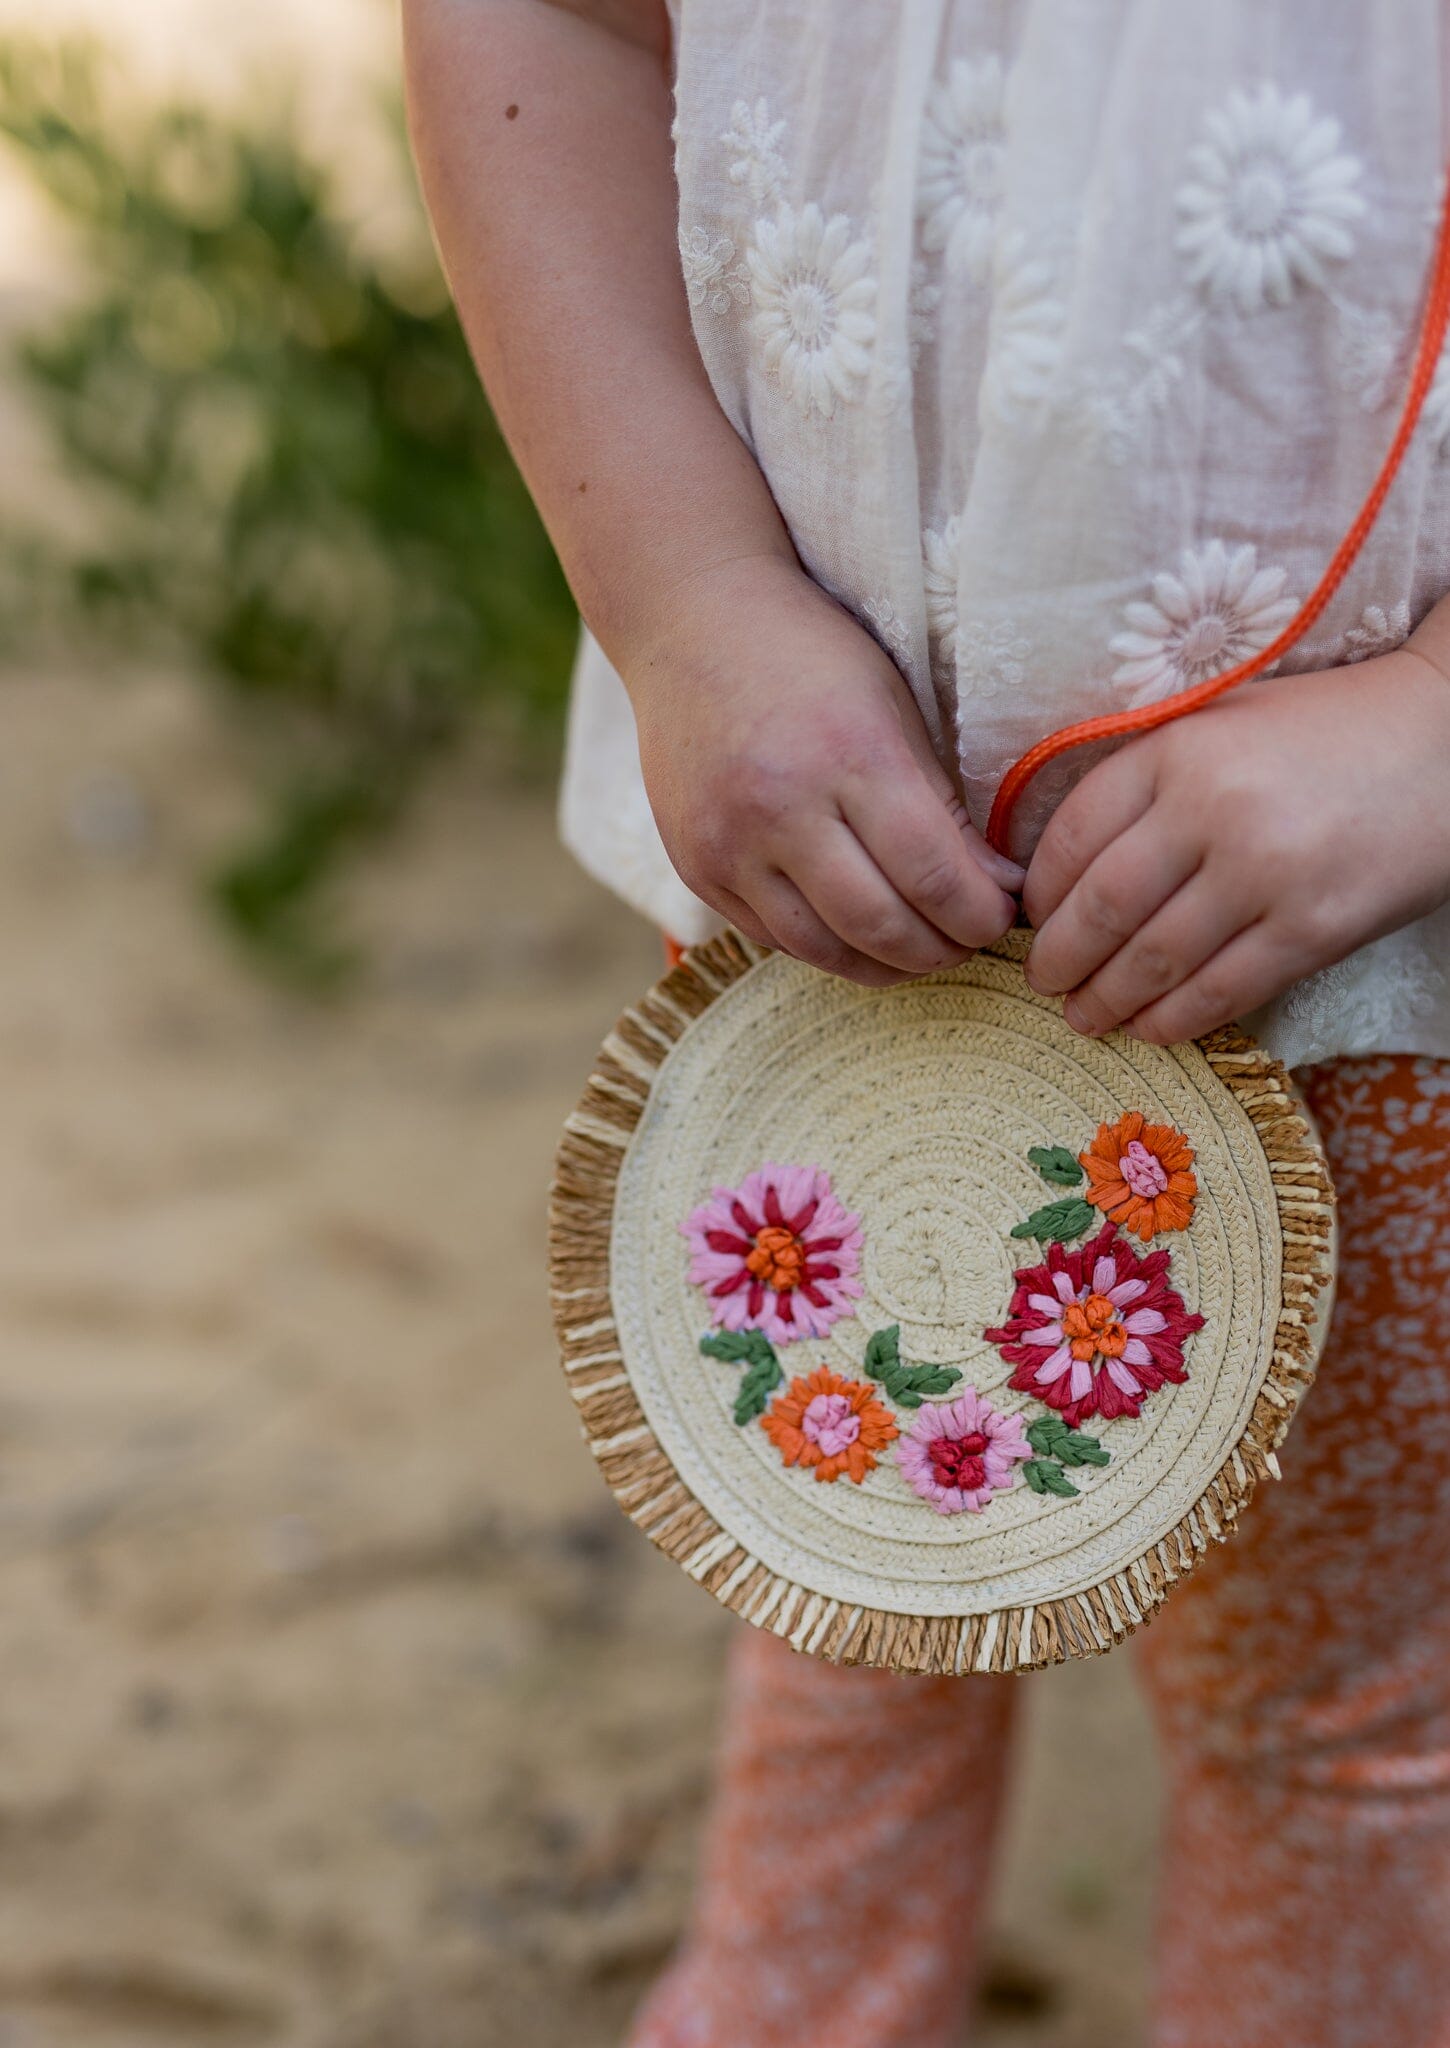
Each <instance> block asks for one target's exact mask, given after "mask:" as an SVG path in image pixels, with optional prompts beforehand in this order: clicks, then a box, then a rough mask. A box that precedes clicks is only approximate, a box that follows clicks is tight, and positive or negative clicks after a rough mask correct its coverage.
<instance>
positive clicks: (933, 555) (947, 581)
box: [921, 514, 962, 669]
mask: <svg viewBox="0 0 1450 2048" xmlns="http://www.w3.org/2000/svg"><path fill="white" fill-rule="evenodd" d="M961 544H962V522H961V519H960V518H959V517H958V516H956V515H955V514H953V516H952V517H951V518H950V519H949V520H948V521H947V523H946V525H945V526H941V527H937V526H929V527H928V528H927V529H926V531H925V533H923V535H922V536H921V575H922V584H923V587H924V588H925V591H926V626H927V632H928V633H929V634H930V636H931V644H932V647H933V649H934V650H935V652H936V653H937V655H938V656H939V657H940V659H941V661H942V662H943V663H944V664H945V666H946V667H947V668H949V669H954V668H955V667H956V662H957V556H958V554H959V552H960V549H961Z"/></svg>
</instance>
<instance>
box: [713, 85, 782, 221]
mask: <svg viewBox="0 0 1450 2048" xmlns="http://www.w3.org/2000/svg"><path fill="white" fill-rule="evenodd" d="M720 140H721V141H722V142H723V143H724V145H725V147H726V148H727V149H729V150H733V152H734V155H733V156H732V158H731V161H730V182H731V184H732V185H743V186H744V187H745V189H746V191H747V192H748V193H749V194H750V200H751V204H752V205H753V206H771V205H774V203H775V202H776V200H778V199H779V198H780V195H781V187H782V186H783V185H784V183H785V158H784V156H783V155H782V154H781V147H780V145H781V143H782V142H783V141H784V140H785V123H784V121H774V120H772V119H771V114H770V102H769V101H768V100H763V99H758V100H756V102H755V103H754V105H753V106H752V105H751V103H750V101H749V100H737V101H736V102H735V104H734V106H733V107H732V108H731V109H730V126H729V127H728V128H727V129H726V130H725V133H724V134H723V135H722V136H721V137H720Z"/></svg>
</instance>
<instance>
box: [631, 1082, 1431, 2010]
mask: <svg viewBox="0 0 1450 2048" xmlns="http://www.w3.org/2000/svg"><path fill="white" fill-rule="evenodd" d="M1302 1078H1303V1079H1304V1081H1305V1084H1306V1090H1307V1093H1308V1095H1309V1099H1310V1101H1311V1102H1312V1104H1313V1107H1314V1110H1315V1113H1316V1115H1317V1116H1318V1118H1319V1120H1320V1123H1321V1126H1322V1128H1323V1131H1324V1136H1325V1140H1326V1143H1327V1146H1328V1149H1329V1152H1330V1156H1331V1159H1332V1162H1333V1165H1334V1171H1335V1177H1336V1180H1337V1182H1338V1187H1339V1195H1340V1228H1341V1255H1340V1292H1339V1302H1338V1307H1337V1310H1336V1314H1335V1321H1334V1328H1333V1334H1332V1338H1331V1342H1330V1346H1329V1349H1328V1352H1327V1354H1326V1356H1325V1359H1324V1362H1323V1365H1322V1367H1321V1371H1320V1378H1319V1381H1318V1383H1317V1384H1316V1386H1315V1388H1314V1390H1313V1392H1312V1393H1311V1394H1310V1396H1309V1398H1308V1400H1307V1402H1306V1404H1305V1406H1304V1409H1303V1411H1302V1413H1301V1415H1300V1418H1299V1420H1298V1422H1297V1424H1296V1426H1295V1429H1294V1431H1293V1433H1292V1435H1291V1436H1290V1438H1289V1440H1288V1443H1287V1444H1286V1445H1285V1447H1284V1451H1283V1453H1282V1454H1281V1455H1282V1463H1283V1467H1284V1484H1283V1485H1282V1486H1271V1487H1268V1488H1266V1489H1265V1490H1264V1491H1262V1492H1261V1493H1260V1495H1259V1498H1258V1499H1257V1500H1256V1502H1255V1503H1254V1506H1253V1509H1252V1511H1251V1512H1250V1514H1249V1515H1248V1516H1247V1517H1246V1519H1245V1523H1244V1527H1243V1530H1242V1532H1241V1533H1240V1534H1239V1535H1238V1536H1236V1537H1235V1538H1234V1540H1233V1541H1232V1542H1231V1543H1230V1544H1228V1545H1227V1546H1226V1547H1225V1548H1224V1549H1223V1550H1222V1551H1219V1552H1217V1553H1215V1554H1214V1555H1213V1556H1212V1557H1211V1558H1209V1559H1208V1560H1207V1561H1206V1562H1205V1564H1204V1566H1203V1568H1202V1569H1201V1570H1200V1571H1199V1572H1198V1574H1197V1575H1196V1576H1195V1577H1194V1578H1193V1579H1192V1580H1190V1581H1189V1582H1188V1583H1187V1584H1186V1585H1185V1586H1184V1587H1182V1588H1181V1589H1180V1591H1179V1592H1178V1593H1177V1594H1176V1595H1175V1596H1174V1597H1173V1599H1172V1600H1171V1601H1170V1602H1169V1604H1168V1606H1167V1608H1166V1609H1165V1610H1164V1612H1163V1614H1162V1616H1161V1617H1160V1619H1159V1620H1158V1621H1156V1622H1155V1623H1154V1624H1153V1626H1152V1627H1151V1628H1150V1629H1149V1630H1148V1631H1147V1632H1146V1633H1144V1634H1143V1635H1141V1636H1140V1637H1138V1638H1137V1639H1136V1642H1135V1644H1134V1646H1133V1649H1132V1650H1131V1651H1129V1652H1125V1653H1124V1654H1132V1655H1135V1656H1136V1659H1137V1669H1138V1672H1139V1675H1140V1677H1141V1678H1142V1681H1143V1683H1144V1684H1145V1685H1146V1687H1147V1689H1148V1693H1149V1696H1150V1699H1151V1702H1152V1706H1153V1710H1154V1714H1155V1718H1156V1721H1157V1725H1158V1728H1159V1731H1160V1734H1161V1738H1162V1742H1163V1745H1164V1749H1165V1752H1166V1765H1167V1771H1166V1778H1167V1790H1168V1821H1167V1830H1166V1842H1165V1845H1164V1866H1163V1869H1162V1874H1161V1881H1160V1886H1159V1897H1160V1900H1161V1902H1162V1907H1161V1925H1160V1930H1159V1948H1158V1961H1157V2018H1156V2023H1155V2028H1154V2031H1153V2035H1152V2039H1153V2042H1154V2044H1155V2048H1390V2044H1394V2048H1450V1372H1447V1370H1446V1355H1445V1353H1446V1336H1447V1335H1450V1063H1441V1062H1437V1061H1434V1060H1420V1059H1410V1058H1398V1057H1397V1058H1381V1059H1358V1060H1341V1061H1336V1062H1334V1063H1333V1064H1332V1065H1329V1066H1324V1067H1320V1068H1316V1069H1313V1070H1312V1071H1310V1072H1309V1073H1308V1074H1307V1075H1305V1076H1304V1077H1302ZM1030 1682H1031V1680H1030V1678H1028V1677H985V1676H984V1677H975V1676H974V1677H968V1678H962V1679H909V1678H898V1677H895V1676H893V1675H891V1674H888V1673H883V1672H868V1671H852V1670H844V1671H843V1670H838V1669H835V1668H833V1667H831V1666H829V1665H824V1664H820V1663H817V1662H814V1661H813V1660H811V1659H808V1658H805V1657H800V1656H797V1655H795V1654H794V1653H793V1652H792V1651H790V1650H789V1649H787V1648H786V1647H785V1646H784V1645H783V1644H782V1643H780V1642H778V1641H777V1640H776V1639H775V1638H774V1637H770V1636H762V1635H758V1634H756V1633H755V1632H754V1631H745V1630H741V1631H739V1632H738V1633H737V1635H736V1638H735V1642H734V1647H733V1653H732V1657H731V1663H730V1673H729V1682H728V1683H729V1690H728V1711H727V1715H726V1720H725V1737H724V1747H723V1751H722V1755H721V1759H720V1769H719V1784H718V1790H717V1794H716V1800H715V1806H714V1811H713V1814H712V1816H711V1819H710V1823H709V1826H708V1830H707V1839H706V1846H705V1860H704V1869H703V1873H702V1878H701V1883H700V1888H699V1895H698V1899H697V1904H696V1910H695V1915H694V1921H693V1926H692V1929H691V1932H690V1934H689V1937H688V1939H687V1941H686V1943H685V1945H684V1948H683V1950H682V1952H681V1954H680V1956H679V1957H678V1959H677V1961H676V1962H675V1963H674V1965H673V1967H672V1968H671V1969H670V1970H669V1972H668V1973H667V1974H666V1976H665V1977H664V1979H663V1980H662V1982H661V1983H660V1984H659V1985H658V1986H657V1988H656V1990H655V1993H654V1995H653V1996H652V1997H651V1999H650V2000H649V2001H648V2003H647V2005H646V2007H645V2010H644V2012H643V2013H642V2014H641V2016H640V2018H639V2020H638V2022H637V2024H636V2030H635V2032H634V2034H633V2035H632V2037H631V2041H632V2048H787V2044H789V2048H958V2044H960V2043H961V2042H963V2041H964V2040H965V2039H966V2035H965V2032H964V2028H965V2024H966V2020H965V2014H966V2010H967V2008H968V2006H969V2003H970V1998H971V1991H972V1980H973V1970H974V1962H975V1956H974V1936H975V1933H976V1931H977V1930H978V1929H979V1928H980V1926H981V1924H982V1920H983V1906H984V1899H985V1894H986V1890H987V1886H988V1883H989V1880H990V1874H991V1863H992V1850H993V1840H994V1835H995V1832H996V1827H997V1820H998V1814H999V1809H1000V1804H1001V1796H1002V1790H1003V1782H1004V1778H1005V1775H1006V1765H1007V1761H1008V1748H1009V1743H1010V1736H1011V1728H1012V1720H1013V1715H1014V1712H1015V1710H1016V1709H1017V1708H1018V1706H1019V1705H1020V1703H1021V1700H1022V1695H1023V1688H1024V1687H1025V1686H1026V1685H1028V1684H1030ZM866 1758H869V1759H870V1765H869V1768H863V1759H866Z"/></svg>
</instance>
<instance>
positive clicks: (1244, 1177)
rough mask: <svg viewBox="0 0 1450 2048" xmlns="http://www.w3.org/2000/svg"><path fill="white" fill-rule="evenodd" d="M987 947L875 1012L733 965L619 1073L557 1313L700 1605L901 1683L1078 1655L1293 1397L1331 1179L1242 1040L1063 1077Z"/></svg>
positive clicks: (665, 1015)
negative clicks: (702, 1597)
mask: <svg viewBox="0 0 1450 2048" xmlns="http://www.w3.org/2000/svg"><path fill="white" fill-rule="evenodd" d="M1025 951H1026V935H1025V934H1021V933H1015V932H1014V933H1010V934H1009V935H1008V936H1007V937H1006V938H1005V939H1003V940H1002V941H1001V942H1000V943H999V944H998V945H996V946H994V947H992V948H990V949H989V950H987V951H986V952H983V953H979V954H978V955H976V956H975V957H974V958H973V959H971V960H969V961H968V962H967V963H966V964H965V965H964V966H962V967H959V968H957V969H955V970H953V971H951V972H948V973H944V974H938V975H932V976H930V977H928V978H927V979H926V980H924V981H918V982H913V983H910V984H908V985H906V986H904V987H901V988H896V989H889V990H881V991H867V990H862V989H858V988H855V987H852V986H850V985H849V984H847V983H845V982H840V981H835V980H833V979H831V978H830V977H828V976H826V975H823V974H819V973H817V972H816V971H815V970H814V969H813V968H809V967H804V966H802V965H801V964H800V963H799V962H797V961H794V960H790V959H788V958H786V957H785V956H783V955H779V954H765V953H762V952H760V951H759V950H758V949H757V948H754V947H752V946H750V945H749V944H747V943H746V942H744V941H743V940H741V939H739V938H738V937H735V936H733V935H727V936H725V937H723V938H720V939H716V940H712V941H711V942H710V943H709V944H707V945H705V946H701V947H698V948H697V949H696V950H695V951H693V952H692V953H690V954H687V955H686V957H685V958H684V960H683V961H682V962H681V963H680V965H679V966H678V967H676V968H675V969H674V970H673V972H671V973H670V974H668V975H666V976H665V978H664V979H663V980H662V981H661V982H659V983H658V984H657V985H656V987H655V988H653V989H652V990H651V991H650V992H649V994H648V995H646V996H645V997H644V998H643V999H642V1000H641V1001H640V1002H639V1003H637V1004H636V1005H635V1006H634V1007H633V1008H632V1009H630V1010H628V1011H626V1013H625V1015H624V1016H623V1017H622V1018H621V1019H620V1020H619V1023H618V1024H617V1025H616V1027H615V1029H614V1031H613V1032H612V1033H611V1034H610V1036H609V1038H608V1039H606V1041H605V1043H604V1046H603V1049H602V1050H601V1052H600V1055H599V1060H598V1064H597V1066H596V1069H595V1072H594V1074H593V1076H592V1078H591V1080H590V1082H589V1085H588V1087H587V1089H586V1090H585V1093H584V1097H583V1100H582V1101H581V1103H580V1105H579V1107H578V1109H577V1110H576V1111H575V1113H574V1115H573V1116H572V1117H571V1118H570V1120H569V1124H568V1126H567V1129H566V1131H565V1135H564V1139H563V1143H562V1145H561V1147H560V1151H559V1158H558V1171H557V1177H556V1182H555V1191H554V1208H553V1246H552V1253H553V1288H554V1308H555V1314H556V1317H557V1321H558V1328H559V1336H560V1341H561V1344H562V1346H563V1356H564V1367H565V1371H566V1373H567V1374H568V1377H569V1382H570V1386H571V1390H572V1392H573V1395H574V1398H575V1400H576V1401H577V1403H578V1405H579V1412H580V1416H581V1418H582V1420H583V1424H584V1428H585V1431H586V1434H587V1436H588V1438H589V1441H590V1443H591V1446H592V1448H593V1451H594V1454H595V1456H596V1458H597V1459H598V1461H599V1465H600V1469H601V1471H602V1472H603V1473H604V1476H605V1478H606V1479H607V1480H608V1482H609V1484H610V1486H611V1487H612V1488H613V1490H614V1492H615V1495H616V1497H617V1498H618V1500H619V1502H620V1504H621V1506H622V1507H623V1508H624V1510H625V1512H626V1513H627V1514H628V1515H629V1516H630V1518H631V1519H632V1520H633V1521H635V1522H636V1523H638V1525H639V1526H640V1527H641V1528H642V1529H644V1530H645V1532H646V1533H647V1534H648V1535H649V1536H651V1537H652V1538H653V1540H654V1541H655V1542H656V1543H657V1544H658V1545H659V1546H660V1548H661V1549H662V1550H664V1551H665V1552H667V1554H668V1555H669V1556H671V1557H673V1558H676V1559H677V1560H678V1561H679V1562H680V1563H681V1564H682V1565H683V1566H684V1568H685V1570H686V1571H688V1572H689V1574H690V1575H691V1577H692V1578H695V1579H697V1580H698V1581H699V1582H700V1583H701V1584H702V1585H703V1586H705V1587H706V1588H707V1589H708V1590H709V1591H710V1592H712V1593H714V1594H715V1596H716V1598H717V1599H719V1600H721V1601H722V1602H723V1603H724V1604H725V1605H726V1606H727V1607H730V1608H732V1609H733V1610H734V1611H735V1612H736V1613H738V1614H741V1615H743V1616H744V1617H745V1618H746V1619H747V1620H748V1621H751V1622H753V1623H755V1624H756V1625H757V1626H758V1627H764V1628H770V1629H772V1630H774V1631H775V1633H777V1634H778V1635H781V1636H783V1637H785V1638H786V1639H787V1640H788V1641H790V1642H791V1643H792V1644H793V1645H794V1646H795V1647H796V1648H797V1649H802V1650H809V1651H813V1652H815V1653H816V1654H817V1655H820V1656H825V1657H829V1658H832V1659H836V1660H839V1661H841V1662H851V1663H869V1664H877V1665H884V1666H888V1667H890V1668H892V1669H896V1670H905V1671H936V1672H961V1671H1001V1670H1009V1669H1018V1668H1024V1667H1029V1666H1032V1665H1040V1664H1045V1663H1049V1662H1054V1661H1057V1660H1059V1659H1061V1658H1064V1657H1068V1656H1084V1655H1090V1654H1092V1653H1093V1652H1095V1651H1099V1650H1105V1649H1108V1648H1109V1647H1111V1645H1112V1644H1113V1643H1115V1642H1116V1641H1118V1640H1119V1639H1120V1638H1121V1637H1122V1636H1124V1635H1125V1634H1127V1633H1128V1632H1129V1631H1130V1630H1131V1629H1133V1628H1134V1627H1136V1626H1137V1624H1138V1623H1139V1622H1140V1621H1142V1620H1143V1619H1145V1618H1146V1617H1147V1616H1148V1615H1149V1614H1150V1613H1151V1611H1152V1610H1153V1609H1154V1608H1155V1607H1156V1606H1157V1605H1158V1603H1159V1602H1160V1601H1161V1600H1162V1599H1163V1597H1164V1595H1165V1594H1166V1592H1167V1591H1168V1589H1169V1588H1170V1587H1171V1586H1172V1585H1173V1583H1174V1582H1175V1581H1176V1580H1178V1579H1180V1578H1181V1577H1183V1575H1184V1574H1185V1573H1186V1572H1188V1571H1190V1570H1191V1569H1192V1568H1193V1565H1194V1564H1195V1562H1196V1560H1197V1559H1198V1557H1199V1556H1200V1555H1201V1554H1202V1553H1203V1551H1204V1550H1205V1548H1206V1547H1207V1545H1208V1544H1209V1543H1211V1542H1213V1541H1215V1540H1216V1539H1220V1538H1222V1537H1223V1536H1225V1535H1226V1534H1227V1533H1228V1532H1229V1530H1230V1529H1231V1528H1232V1526H1233V1523H1234V1521H1235V1519H1236V1517H1237V1515H1238V1514H1239V1511H1240V1509H1241V1508H1242V1507H1243V1505H1244V1504H1245V1503H1246V1502H1247V1500H1248V1499H1249V1497H1250V1496H1251V1494H1252V1492H1253V1490H1254V1486H1255V1483H1256V1482H1257V1480H1258V1479H1259V1478H1260V1477H1262V1475H1263V1474H1264V1473H1265V1472H1276V1471H1277V1466H1276V1462H1275V1457H1274V1450H1275V1446H1276V1445H1277V1444H1278V1443H1279V1441H1280V1439H1281V1438H1282V1436H1283V1434H1284V1431H1285V1429H1286V1428H1287V1426H1288V1423H1289V1419H1290V1417H1291V1416H1292V1414H1293V1412H1294V1408H1295V1405H1296V1403H1297V1402H1298V1400H1299V1397H1300V1395H1301V1393H1302V1391H1303V1389H1304V1387H1305V1386H1306V1385H1307V1384H1308V1382H1309V1380H1310V1379H1311V1378H1312V1375H1313V1371H1314V1364H1315V1359H1316V1356H1317V1350H1318V1343H1319V1333H1320V1329H1321V1323H1322V1318H1321V1317H1320V1315H1319V1310H1320V1305H1321V1304H1322V1303H1323V1302H1324V1300H1325V1298H1326V1296H1327V1293H1328V1283H1329V1280H1330V1276H1331V1271H1332V1244H1331V1220H1332V1195H1331V1190H1330V1185H1329V1178H1328V1174H1327V1172H1326V1170H1325V1165H1324V1160H1323V1155H1322V1153H1321V1151H1320V1148H1319V1145H1318V1143H1317V1140H1316V1138H1315V1136H1314V1133H1313V1131H1312V1129H1311V1127H1310V1124H1309V1122H1308V1120H1307V1118H1306V1116H1305V1114H1304V1112H1303V1110H1302V1109H1301V1107H1300V1105H1299V1103H1298V1102H1297V1100H1296V1098H1295V1095H1294V1092H1293V1089H1292V1087H1291V1085H1290V1083H1289V1080H1288V1077H1287V1075H1286V1074H1285V1072H1284V1070H1283V1069H1282V1067H1280V1066H1279V1065H1277V1063H1276V1062H1275V1061H1273V1060H1271V1059H1270V1058H1268V1056H1267V1055H1266V1054H1265V1053H1263V1052H1262V1051H1261V1050H1260V1049H1259V1048H1257V1047H1256V1046H1255V1045H1254V1044H1253V1043H1252V1041H1250V1040H1249V1039H1248V1038H1246V1037H1245V1036H1244V1034H1243V1033H1241V1032H1239V1031H1237V1030H1232V1029H1230V1030H1225V1031H1221V1032H1217V1033H1215V1034H1214V1035H1213V1036H1212V1037H1211V1038H1208V1039H1206V1040H1204V1041H1203V1042H1202V1043H1201V1044H1197V1045H1187V1046H1176V1047H1173V1048H1169V1049H1165V1048H1163V1047H1158V1046H1150V1045H1144V1044H1142V1043H1140V1042H1138V1041H1136V1040H1133V1039H1129V1038H1125V1037H1123V1036H1121V1034H1113V1035H1112V1036H1110V1037H1108V1038H1106V1039H1097V1040H1092V1039H1083V1038H1080V1037H1078V1036H1077V1035H1076V1034H1074V1033H1073V1032H1072V1031H1070V1030H1069V1029H1068V1028H1067V1026H1066V1025H1065V1024H1064V1023H1063V1021H1062V1017H1061V1008H1060V1005H1059V1004H1057V1003H1055V1002H1053V1001H1050V1000H1048V999H1046V998H1043V997H1039V996H1036V995H1034V994H1033V993H1032V991H1031V990H1030V989H1029V987H1028V986H1027V982H1026V980H1025V978H1024V976H1023V973H1022V968H1021V964H1020V963H1021V960H1022V958H1023V955H1024V953H1025Z"/></svg>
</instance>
